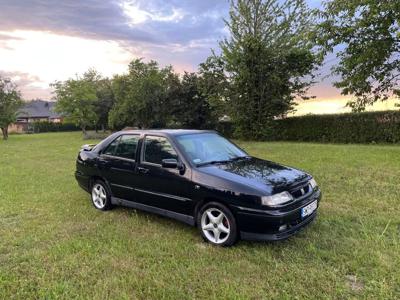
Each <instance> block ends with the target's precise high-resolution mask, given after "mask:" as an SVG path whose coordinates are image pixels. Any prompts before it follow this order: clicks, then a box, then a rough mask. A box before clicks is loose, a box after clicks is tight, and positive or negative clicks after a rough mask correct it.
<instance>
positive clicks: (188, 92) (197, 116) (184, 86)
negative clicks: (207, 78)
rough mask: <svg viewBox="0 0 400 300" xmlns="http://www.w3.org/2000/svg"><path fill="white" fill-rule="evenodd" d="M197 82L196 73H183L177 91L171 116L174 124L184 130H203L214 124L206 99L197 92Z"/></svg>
mask: <svg viewBox="0 0 400 300" xmlns="http://www.w3.org/2000/svg"><path fill="white" fill-rule="evenodd" d="M199 81H200V80H199V77H198V75H197V74H196V73H187V72H185V73H184V75H183V77H182V80H181V82H180V83H179V89H177V91H178V93H177V97H176V101H175V102H173V105H172V111H171V114H172V115H173V118H174V120H175V123H176V124H179V125H181V126H182V127H184V128H196V129H204V128H210V127H213V125H214V124H215V123H216V122H215V120H214V119H213V117H212V114H211V108H210V105H209V103H208V101H207V98H206V97H205V96H204V95H203V94H202V93H201V92H200V90H199Z"/></svg>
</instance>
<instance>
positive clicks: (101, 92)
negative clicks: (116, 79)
mask: <svg viewBox="0 0 400 300" xmlns="http://www.w3.org/2000/svg"><path fill="white" fill-rule="evenodd" d="M83 78H84V79H85V80H88V81H89V82H91V83H92V84H93V86H94V88H95V89H96V97H97V103H96V105H95V112H96V114H97V117H98V120H97V123H96V130H97V128H98V127H101V128H102V129H103V131H104V130H105V128H106V127H107V124H108V115H109V112H110V111H111V109H112V107H113V105H114V102H115V99H114V93H113V90H112V81H111V80H110V79H109V78H106V77H102V75H101V74H100V73H99V72H97V71H96V70H95V69H90V70H89V71H87V72H86V73H85V74H84V75H83Z"/></svg>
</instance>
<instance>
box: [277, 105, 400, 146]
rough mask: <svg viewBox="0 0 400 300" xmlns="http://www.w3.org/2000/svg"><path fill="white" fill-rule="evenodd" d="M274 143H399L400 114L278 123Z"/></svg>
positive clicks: (306, 118)
mask: <svg viewBox="0 0 400 300" xmlns="http://www.w3.org/2000/svg"><path fill="white" fill-rule="evenodd" d="M270 140H279V141H304V142H324V143H399V142H400V111H382V112H364V113H346V114H336V115H309V116H302V117H292V118H286V119H282V120H276V121H275V130H274V134H273V136H271V138H270Z"/></svg>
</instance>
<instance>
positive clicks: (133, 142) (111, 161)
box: [98, 134, 140, 201]
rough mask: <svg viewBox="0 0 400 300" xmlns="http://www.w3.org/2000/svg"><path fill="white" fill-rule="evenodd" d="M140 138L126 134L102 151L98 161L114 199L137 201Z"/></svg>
mask: <svg viewBox="0 0 400 300" xmlns="http://www.w3.org/2000/svg"><path fill="white" fill-rule="evenodd" d="M139 140H140V136H139V135H136V134H124V135H121V136H119V137H118V138H117V139H115V140H114V141H113V142H112V143H110V145H109V146H108V147H107V148H106V149H104V150H103V151H102V153H101V154H100V156H99V159H98V165H99V169H100V173H101V175H102V176H103V177H104V178H105V179H106V180H107V181H108V183H109V185H110V188H111V191H112V194H113V196H114V197H117V198H120V199H125V200H131V201H134V200H135V191H134V189H135V183H136V180H137V176H138V174H137V173H136V152H137V149H138V144H139Z"/></svg>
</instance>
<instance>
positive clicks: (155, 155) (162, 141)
mask: <svg viewBox="0 0 400 300" xmlns="http://www.w3.org/2000/svg"><path fill="white" fill-rule="evenodd" d="M144 149H145V150H144V161H146V162H150V163H153V164H159V165H161V161H162V160H163V159H166V158H175V159H177V155H176V152H175V150H174V149H173V148H172V145H171V144H170V143H169V142H168V140H167V139H166V138H164V137H159V136H146V139H145V148H144Z"/></svg>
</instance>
